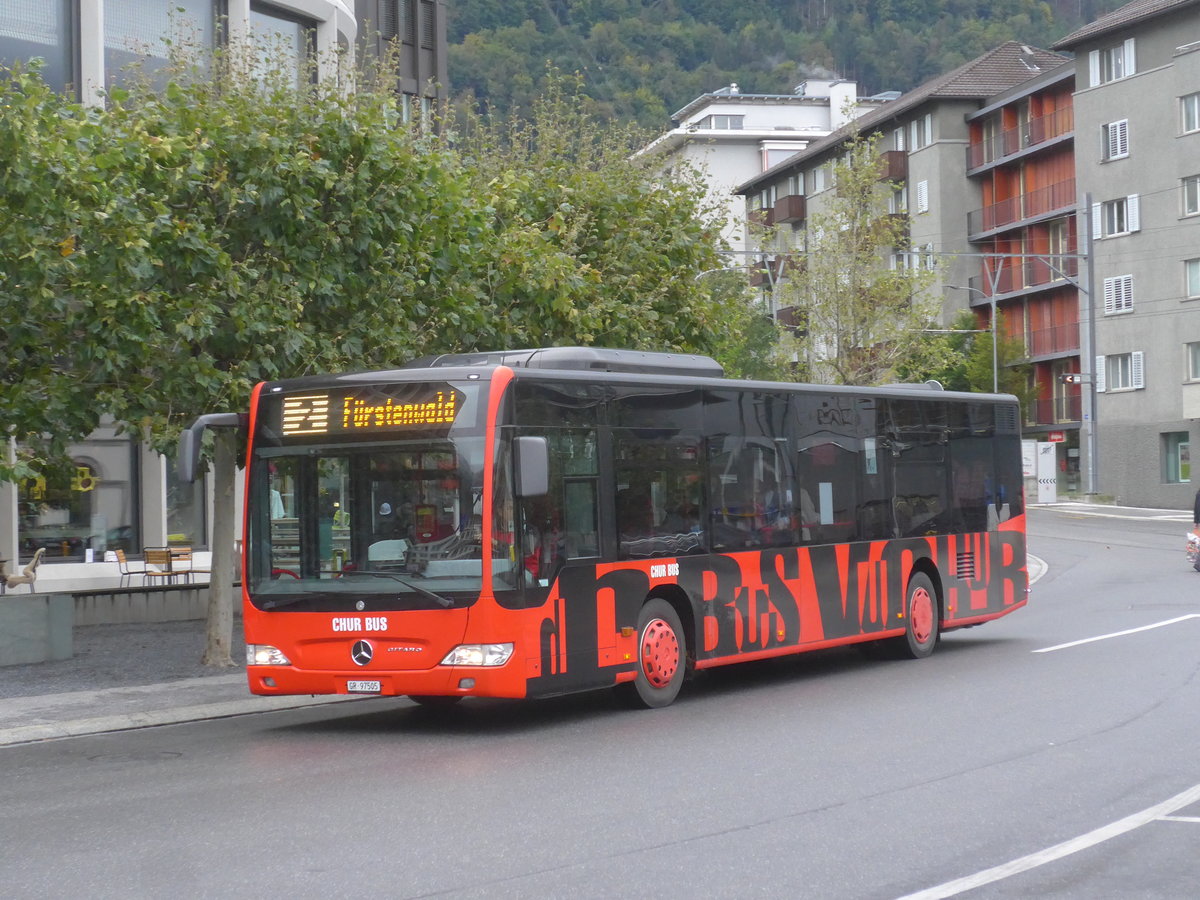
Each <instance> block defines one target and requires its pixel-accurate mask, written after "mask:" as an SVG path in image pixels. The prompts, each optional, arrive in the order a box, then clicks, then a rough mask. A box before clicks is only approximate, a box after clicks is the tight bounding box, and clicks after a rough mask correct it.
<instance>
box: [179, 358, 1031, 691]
mask: <svg viewBox="0 0 1200 900" xmlns="http://www.w3.org/2000/svg"><path fill="white" fill-rule="evenodd" d="M1019 422H1020V416H1019V410H1018V405H1017V401H1016V399H1015V398H1013V397H1011V396H1007V395H990V394H967V393H956V392H949V391H942V390H940V389H938V388H937V387H936V385H934V386H926V385H901V386H890V387H875V388H857V387H822V386H816V385H806V384H780V383H769V382H755V381H734V380H732V379H726V378H724V377H723V372H722V370H721V368H720V366H719V365H718V364H717V363H716V362H714V361H713V360H711V359H708V358H706V357H697V356H686V355H681V354H664V353H640V352H631V351H618V350H603V349H595V348H566V347H563V348H546V349H537V350H523V351H505V352H495V353H471V354H457V355H447V356H439V357H431V358H426V359H423V360H419V361H416V362H413V363H412V364H410V365H408V366H406V367H404V368H401V369H396V370H391V371H384V372H370V373H360V374H345V375H333V376H327V377H311V378H303V379H295V380H286V381H277V382H268V383H263V384H260V385H258V386H257V387H256V388H255V390H254V392H253V397H252V401H251V408H250V414H249V417H248V428H249V436H248V438H249V439H248V448H247V456H246V483H245V528H244V538H245V539H244V542H243V545H244V557H243V560H242V565H243V571H242V584H243V595H244V611H243V616H244V619H243V624H244V629H245V635H246V641H247V644H248V646H247V666H248V668H247V671H248V676H249V683H250V690H251V691H253V692H254V693H256V694H344V693H363V694H376V695H407V696H409V697H412V698H413V699H415V700H417V701H418V702H423V703H429V704H438V703H450V702H453V701H454V700H456V699H458V698H461V697H465V696H478V697H546V696H552V695H557V694H565V693H568V692H573V691H582V690H590V689H595V688H605V687H612V688H615V689H616V690H617V691H618V692H619V693H620V694H621V695H622V696H623V697H625V698H627V699H628V700H629V701H631V702H632V703H634V704H640V705H644V706H651V707H654V706H664V705H666V704H668V703H670V702H671V701H672V700H673V699H674V698H675V696H676V694H677V693H678V691H679V689H680V686H681V684H682V683H683V680H684V679H685V677H686V675H687V674H688V673H689V672H691V671H693V670H698V669H704V668H708V667H712V666H722V665H727V664H729V663H736V662H739V661H742V660H751V659H763V658H766V657H774V656H780V655H784V654H791V653H800V652H804V651H806V650H812V649H817V648H823V647H832V646H837V645H844V644H854V643H865V642H875V641H877V642H885V646H887V647H889V648H891V649H893V650H895V651H897V652H898V653H899V654H901V655H905V656H910V657H913V658H921V657H925V656H928V655H929V654H930V653H931V652H932V651H933V649H934V647H935V645H936V644H937V642H938V639H939V636H940V634H941V633H942V632H944V631H949V630H952V629H956V628H962V627H965V626H971V625H978V624H980V623H982V622H986V621H988V620H990V619H995V618H998V617H1000V616H1003V615H1006V614H1008V613H1010V612H1012V611H1013V610H1015V609H1018V608H1019V607H1021V606H1023V605H1024V604H1025V602H1026V586H1027V572H1026V566H1025V514H1024V513H1025V511H1024V497H1023V483H1022V470H1021V448H1020V428H1019ZM210 424H211V423H210ZM202 427H203V425H202V423H201V422H197V425H196V426H193V430H192V433H191V434H190V440H189V445H194V438H195V436H196V435H197V434H198V433H199V431H200V430H201V429H202ZM187 452H188V453H192V452H194V451H193V450H189V451H187ZM185 455H186V454H185Z"/></svg>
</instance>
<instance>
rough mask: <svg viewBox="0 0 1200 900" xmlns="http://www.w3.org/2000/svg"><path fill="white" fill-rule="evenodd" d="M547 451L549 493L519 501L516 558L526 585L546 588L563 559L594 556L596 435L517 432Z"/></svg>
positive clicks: (581, 431)
mask: <svg viewBox="0 0 1200 900" xmlns="http://www.w3.org/2000/svg"><path fill="white" fill-rule="evenodd" d="M520 433H521V434H522V435H531V434H532V435H536V436H538V437H545V438H546V439H547V441H548V442H549V445H550V489H549V491H547V492H546V494H545V495H543V496H540V497H525V498H522V499H521V500H520V501H519V512H520V521H519V526H518V527H519V530H520V533H521V541H520V546H519V547H518V548H517V550H516V552H517V555H518V557H519V559H520V561H521V563H522V565H523V567H524V569H525V571H526V572H527V573H528V575H529V577H530V578H531V579H532V583H534V584H536V585H538V586H539V587H547V586H548V585H549V583H550V582H551V581H552V580H553V579H554V577H555V576H556V575H557V574H558V570H559V569H561V568H562V566H563V564H564V563H565V562H566V561H567V560H568V559H575V558H586V557H593V556H597V555H598V554H599V543H600V542H599V503H598V496H599V491H598V488H597V474H598V473H597V468H596V466H597V461H596V432H595V431H594V430H593V429H590V428H586V429H584V428H545V427H539V428H532V429H529V428H523V429H521V432H520Z"/></svg>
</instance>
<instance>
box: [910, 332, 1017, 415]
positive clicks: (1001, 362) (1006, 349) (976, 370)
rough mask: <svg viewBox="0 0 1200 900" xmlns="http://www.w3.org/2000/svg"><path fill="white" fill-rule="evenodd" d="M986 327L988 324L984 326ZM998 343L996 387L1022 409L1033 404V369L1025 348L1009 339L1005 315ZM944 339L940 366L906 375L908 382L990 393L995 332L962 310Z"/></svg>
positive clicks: (954, 389) (952, 389) (947, 388)
mask: <svg viewBox="0 0 1200 900" xmlns="http://www.w3.org/2000/svg"><path fill="white" fill-rule="evenodd" d="M984 324H986V323H984ZM997 326H998V328H999V340H998V342H997V344H996V356H995V362H996V364H997V366H998V368H997V369H996V373H995V384H996V385H997V386H998V388H999V390H1000V392H1001V393H1004V394H1013V395H1014V396H1016V397H1017V398H1019V399H1020V400H1021V403H1022V405H1025V404H1028V403H1030V402H1032V400H1033V399H1034V398H1033V394H1032V392H1031V388H1030V375H1031V374H1032V366H1031V365H1030V364H1029V363H1028V362H1027V361H1026V360H1027V356H1026V352H1025V345H1024V343H1023V342H1022V341H1021V340H1020V339H1019V338H1014V337H1010V336H1008V334H1007V331H1006V330H1005V328H1004V317H1003V315H999V316H997ZM947 330H948V331H949V332H950V333H949V334H946V335H944V336H943V337H942V342H943V344H944V346H945V349H946V353H945V355H944V357H943V358H942V360H941V363H940V364H939V365H937V366H935V367H931V368H928V369H925V370H923V371H920V372H909V373H905V378H906V380H913V381H919V380H925V379H933V380H935V381H937V382H938V383H939V384H941V385H942V387H944V388H946V390H950V391H972V392H976V393H991V391H992V387H993V356H992V332H991V330H990V328H983V327H981V325H980V322H979V320H978V319H977V318H976V317H975V314H974V313H972V312H970V311H969V310H963V311H962V312H961V313H959V315H958V318H956V319H955V320H954V322H953V323H952V324H951V325H950V327H949V329H947Z"/></svg>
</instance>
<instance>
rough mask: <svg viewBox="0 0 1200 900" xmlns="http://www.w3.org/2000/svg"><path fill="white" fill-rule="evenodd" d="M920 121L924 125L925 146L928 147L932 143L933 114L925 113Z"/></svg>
mask: <svg viewBox="0 0 1200 900" xmlns="http://www.w3.org/2000/svg"><path fill="white" fill-rule="evenodd" d="M922 121H923V122H924V123H925V146H926V147H928V146H929V145H930V144H932V143H933V113H925V118H924V119H922Z"/></svg>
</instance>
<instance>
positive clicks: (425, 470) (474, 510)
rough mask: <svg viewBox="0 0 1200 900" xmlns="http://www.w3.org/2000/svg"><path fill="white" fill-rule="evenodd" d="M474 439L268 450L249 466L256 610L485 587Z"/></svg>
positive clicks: (417, 604) (478, 453)
mask: <svg viewBox="0 0 1200 900" xmlns="http://www.w3.org/2000/svg"><path fill="white" fill-rule="evenodd" d="M483 453H484V442H483V439H482V438H478V437H464V438H440V439H426V440H412V441H391V442H387V443H386V444H374V443H372V444H365V445H364V444H359V445H356V446H349V447H347V446H346V445H342V446H332V447H322V446H315V447H314V446H307V447H304V448H302V449H297V450H283V449H274V448H272V449H268V450H264V451H262V452H260V453H256V455H255V459H254V460H253V462H252V466H253V470H252V479H251V481H252V488H251V490H252V494H251V502H250V509H251V515H250V522H249V525H250V529H249V532H250V545H249V551H250V553H249V565H248V569H249V582H250V583H249V589H250V595H251V598H252V600H253V602H254V603H255V605H257V606H259V607H260V608H263V609H271V608H277V607H284V606H288V607H292V608H296V609H314V610H316V609H322V610H323V609H340V608H343V606H344V605H345V603H346V602H349V603H350V604H351V608H353V604H354V603H355V602H356V601H359V600H364V599H365V600H368V601H372V602H371V603H370V605H371V607H373V608H381V607H380V606H379V604H378V602H377V601H378V600H380V599H381V598H382V597H386V598H387V603H388V604H389V606H390V608H431V607H436V606H437V605H441V606H451V605H454V603H455V602H456V600H461V599H465V597H466V595H471V596H478V593H479V590H480V588H481V586H482V581H481V579H482V573H483V563H482V557H483V553H482V549H483V544H482V538H483V535H482V522H483V518H482V517H483V514H484V504H483Z"/></svg>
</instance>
